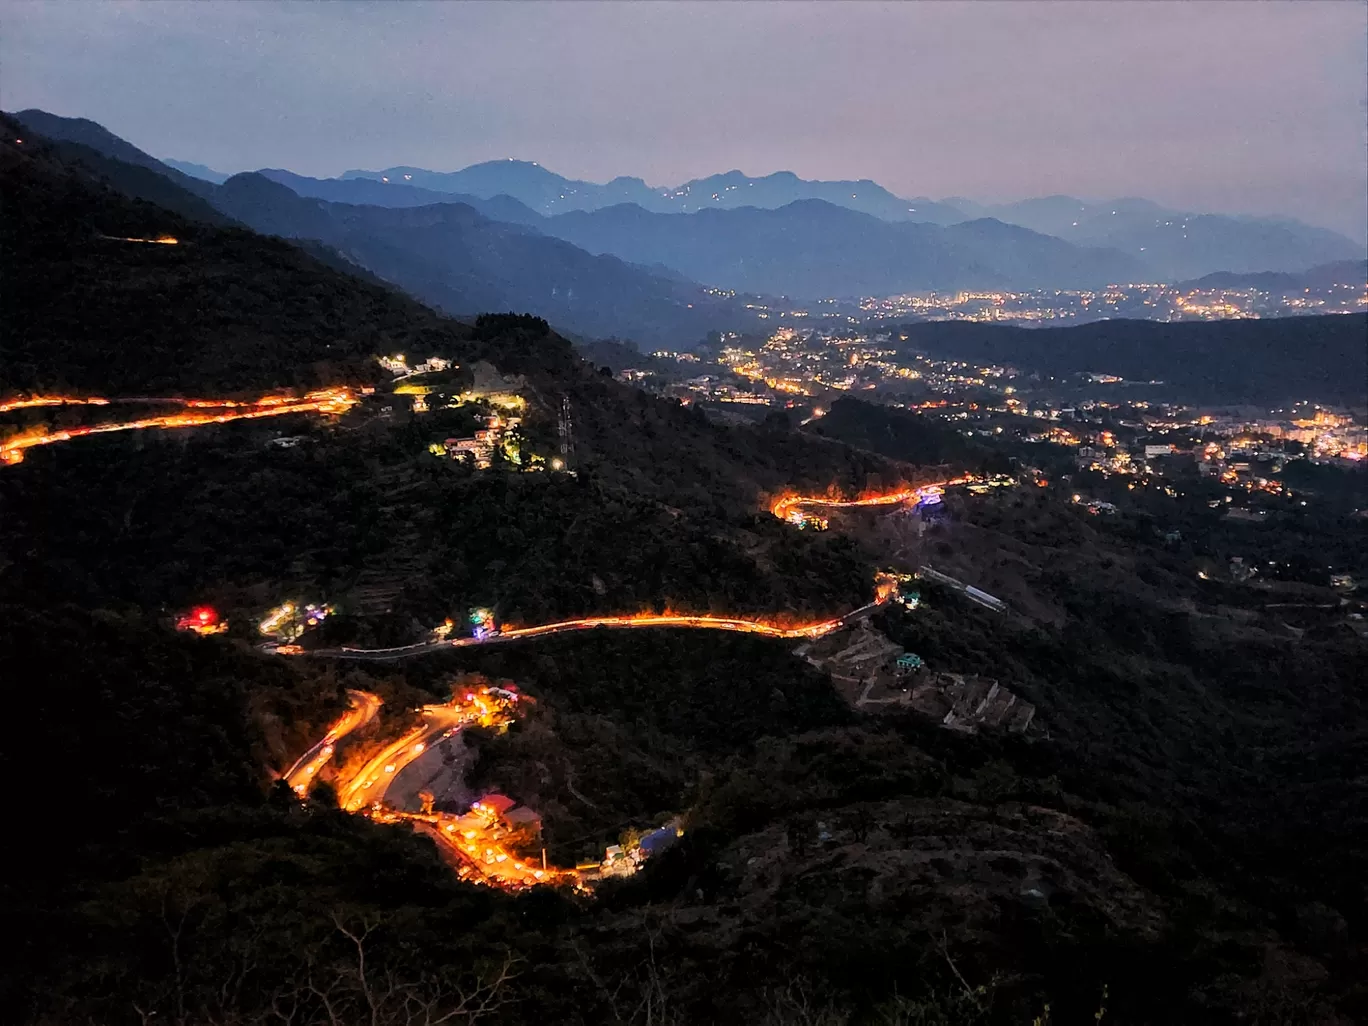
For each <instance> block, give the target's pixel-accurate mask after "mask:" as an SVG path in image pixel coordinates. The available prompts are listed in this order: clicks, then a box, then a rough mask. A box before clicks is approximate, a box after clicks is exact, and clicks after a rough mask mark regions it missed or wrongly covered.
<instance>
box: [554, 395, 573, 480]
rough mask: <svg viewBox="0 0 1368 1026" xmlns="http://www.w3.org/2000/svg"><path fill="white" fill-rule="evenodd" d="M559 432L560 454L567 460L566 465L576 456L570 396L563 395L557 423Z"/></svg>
mask: <svg viewBox="0 0 1368 1026" xmlns="http://www.w3.org/2000/svg"><path fill="white" fill-rule="evenodd" d="M556 430H557V433H558V434H559V435H560V454H561V459H563V460H565V463H566V465H567V466H568V465H569V464H570V461H571V460H572V459H574V456H575V435H574V429H573V427H572V424H571V421H570V397H569V396H568V395H563V396H561V408H560V419H559V420H558V421H557V424H556Z"/></svg>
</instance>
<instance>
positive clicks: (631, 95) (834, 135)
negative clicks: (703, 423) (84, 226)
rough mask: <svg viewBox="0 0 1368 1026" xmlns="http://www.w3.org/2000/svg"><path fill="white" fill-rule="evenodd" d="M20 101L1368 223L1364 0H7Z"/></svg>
mask: <svg viewBox="0 0 1368 1026" xmlns="http://www.w3.org/2000/svg"><path fill="white" fill-rule="evenodd" d="M0 16H2V17H3V19H4V26H5V31H4V32H3V33H0V95H2V96H3V98H4V100H3V102H4V106H5V109H7V110H19V109H23V108H25V107H41V108H43V109H45V110H49V111H52V112H54V113H57V114H64V115H71V116H81V117H88V118H92V119H94V120H95V121H98V122H100V123H101V124H103V125H105V126H106V127H107V128H109V129H110V130H111V131H113V132H115V133H117V134H118V135H121V136H123V137H124V138H126V139H128V140H130V141H131V142H133V143H135V144H136V145H138V146H140V147H142V148H143V149H145V150H147V151H149V152H150V153H152V154H154V155H156V156H161V157H177V158H180V159H184V160H193V161H198V162H200V163H204V164H208V165H210V166H211V167H215V168H219V169H221V170H225V171H237V170H244V169H254V168H259V167H286V168H290V169H292V170H295V171H298V172H301V173H304V174H311V175H317V176H329V175H335V174H338V173H340V172H341V171H343V170H345V169H348V168H361V167H364V168H379V167H386V166H391V165H395V164H414V165H418V166H421V167H427V168H432V169H435V170H451V169H455V168H459V167H463V166H465V165H467V164H471V163H474V162H476V161H480V160H487V159H490V158H496V157H509V156H515V157H521V158H525V159H528V160H537V161H540V162H541V163H542V164H543V165H545V166H547V167H549V168H551V169H552V170H555V171H558V172H560V173H561V174H564V175H568V176H571V177H576V178H588V179H592V180H596V181H604V180H607V179H608V178H611V177H613V176H615V175H619V174H630V175H638V176H640V177H642V178H645V179H646V180H647V182H649V183H651V184H652V185H676V184H679V183H681V182H683V181H685V180H687V179H689V178H693V177H699V176H702V175H706V174H711V173H713V172H718V171H725V170H728V169H731V168H740V169H741V170H743V171H745V172H747V173H749V174H766V173H768V172H770V171H775V170H781V169H784V170H792V171H796V172H797V173H798V174H800V175H802V176H803V177H806V178H873V179H874V180H876V181H878V182H880V183H881V184H883V185H885V186H887V187H888V188H890V189H892V190H893V191H894V192H897V193H899V194H901V195H904V196H916V195H930V196H933V197H937V198H940V197H945V196H949V195H955V194H959V195H965V196H970V197H973V198H977V199H984V200H1002V199H1015V198H1020V197H1024V196H1038V195H1046V194H1050V193H1070V194H1073V195H1078V196H1082V197H1085V198H1103V197H1112V196H1120V195H1143V196H1148V197H1150V198H1152V199H1156V200H1159V201H1160V202H1163V203H1166V204H1170V205H1173V206H1177V207H1182V208H1186V209H1194V210H1214V211H1223V212H1249V213H1262V214H1269V213H1282V214H1288V215H1291V216H1295V217H1299V218H1302V219H1304V220H1307V221H1310V222H1312V223H1315V224H1321V225H1324V226H1326V227H1331V228H1336V229H1338V230H1339V231H1342V232H1345V233H1346V234H1349V235H1351V236H1353V237H1355V238H1357V239H1360V240H1362V239H1363V238H1364V237H1365V234H1368V228H1366V227H1365V222H1368V198H1366V197H1368V158H1366V157H1365V148H1366V147H1368V135H1366V133H1365V119H1366V118H1368V85H1366V83H1368V41H1366V37H1368V4H1365V3H1363V2H1361V0H1332V2H1328V3H1319V2H1314V0H1298V2H1295V3H1291V2H1288V3H1283V2H1277V0H1262V2H1255V3H1248V4H1246V3H1240V2H1236V0H1221V2H1215V3H1196V2H1187V3H1176V2H1172V3H1119V2H1114V0H1112V2H1105V3H1104V2H1100V0H1098V2H1077V3H1065V2H1056V3H1028V2H1024V0H1012V2H1008V3H1005V4H998V3H988V2H975V3H968V4H959V3H951V2H935V3H932V2H927V3H912V2H905V3H890V4H884V3H858V2H854V0H843V2H839V3H837V2H829V3H815V4H808V3H796V2H788V3H760V2H748V3H722V2H707V3H701V4H693V3H641V4H631V3H607V4H596V3H573V2H562V3H545V4H543V3H531V2H523V3H502V4H483V3H439V4H419V3H403V4H399V3H391V4H375V5H370V4H362V3H346V4H343V3H332V4H323V3H295V4H291V3H277V4H273V3H236V2H233V3H177V2H163V3H147V4H125V3H115V2H104V3H70V2H50V3H44V2H37V0H23V2H4V3H0Z"/></svg>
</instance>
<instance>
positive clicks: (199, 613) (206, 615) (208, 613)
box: [195, 608, 214, 623]
mask: <svg viewBox="0 0 1368 1026" xmlns="http://www.w3.org/2000/svg"><path fill="white" fill-rule="evenodd" d="M195 616H196V617H197V618H198V619H199V622H200V623H209V622H210V621H211V620H213V619H214V611H213V610H212V609H209V608H204V609H196V610H195Z"/></svg>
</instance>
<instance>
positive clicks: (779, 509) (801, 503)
mask: <svg viewBox="0 0 1368 1026" xmlns="http://www.w3.org/2000/svg"><path fill="white" fill-rule="evenodd" d="M977 480H978V478H976V477H975V476H973V475H972V474H965V475H963V476H961V477H955V478H950V479H949V480H946V481H930V482H927V483H926V484H922V485H917V486H915V487H912V488H903V489H900V490H898V491H896V492H883V493H880V494H876V495H865V496H861V497H860V498H858V499H840V498H830V497H828V496H822V495H783V496H781V497H780V498H778V499H776V500H775V502H774V504H773V505H772V506H770V512H771V513H773V514H774V515H775V516H776V517H778V518H779V519H780V520H788V519H790V517H791V516H792V514H794V513H795V512H798V511H800V510H801V509H802V508H804V507H821V508H823V509H857V508H859V507H862V506H898V505H902V504H903V503H906V502H912V501H914V500H915V501H917V502H920V501H921V500H922V499H924V498H926V497H927V496H929V495H937V494H939V493H940V492H941V491H944V490H945V489H946V488H951V487H954V486H955V485H962V484H972V483H973V482H975V481H977Z"/></svg>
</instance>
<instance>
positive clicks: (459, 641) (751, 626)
mask: <svg viewBox="0 0 1368 1026" xmlns="http://www.w3.org/2000/svg"><path fill="white" fill-rule="evenodd" d="M844 622H845V620H844V617H837V618H835V619H833V620H818V621H815V622H813V623H805V624H800V625H798V626H795V627H784V626H781V625H779V624H776V623H772V622H767V621H764V620H745V619H741V618H739V617H731V616H693V615H689V614H684V613H659V614H657V613H637V614H635V615H632V616H589V617H584V618H581V619H577V620H560V621H558V622H556V623H544V624H538V625H536V626H532V627H504V628H503V629H501V630H500V631H499V632H498V633H497V634H491V635H489V636H487V637H484V638H455V639H453V640H451V641H448V642H446V644H448V645H450V646H452V647H454V648H465V647H467V646H471V645H488V644H492V643H496V642H500V641H518V640H519V639H522V638H540V637H543V636H545V635H547V634H565V633H569V632H571V631H588V630H593V629H594V628H596V627H608V628H623V627H627V628H631V627H693V628H701V629H704V630H715V631H739V632H741V633H743V634H761V635H764V636H765V637H769V638H820V637H821V636H822V635H823V634H830V633H831V632H832V631H834V630H837V629H839V628H840V627H841V625H842V624H843V623H844Z"/></svg>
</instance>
